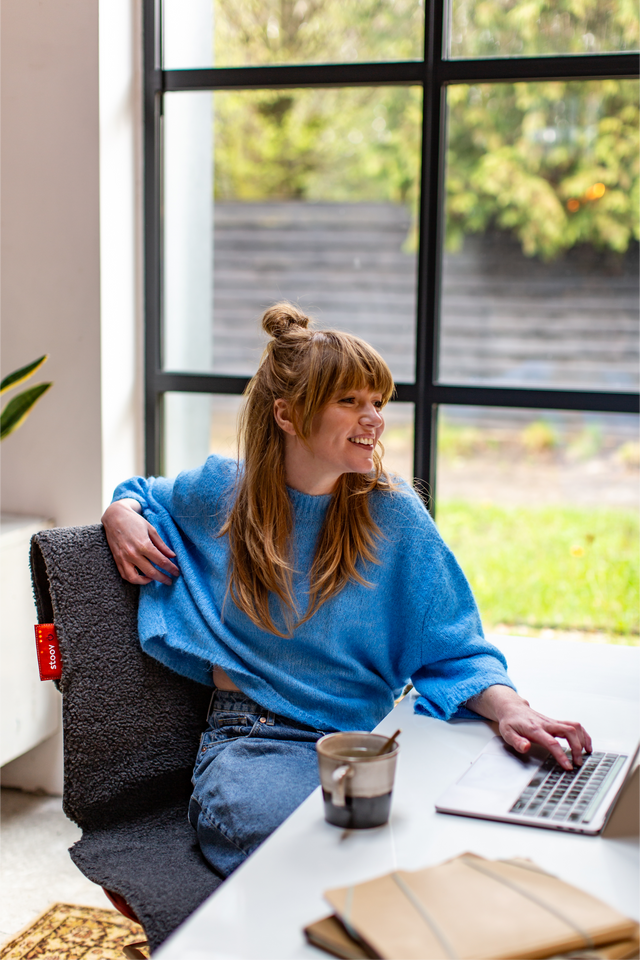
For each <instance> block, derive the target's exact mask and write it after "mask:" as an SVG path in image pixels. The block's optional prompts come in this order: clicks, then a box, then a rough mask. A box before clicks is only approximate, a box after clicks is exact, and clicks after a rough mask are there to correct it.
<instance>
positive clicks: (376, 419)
mask: <svg viewBox="0 0 640 960" xmlns="http://www.w3.org/2000/svg"><path fill="white" fill-rule="evenodd" d="M360 419H361V420H363V421H364V422H365V423H372V424H374V425H375V426H378V425H379V424H380V423H382V415H381V413H380V411H379V410H378V408H377V407H374V405H373V404H372V403H368V404H367V405H366V407H365V409H364V410H363V411H362V414H361V416H360Z"/></svg>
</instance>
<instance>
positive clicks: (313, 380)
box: [300, 330, 394, 436]
mask: <svg viewBox="0 0 640 960" xmlns="http://www.w3.org/2000/svg"><path fill="white" fill-rule="evenodd" d="M312 355H313V356H312V359H311V364H310V368H309V378H308V381H307V384H306V390H305V395H304V398H302V397H301V400H302V402H303V407H304V412H303V414H302V423H301V424H300V426H301V432H302V435H303V436H308V433H309V430H310V429H311V421H312V420H313V418H314V416H315V415H316V414H317V413H318V412H319V411H320V410H321V409H322V408H323V407H324V406H326V404H327V403H329V401H330V400H331V398H332V397H333V396H334V395H335V394H336V393H337V392H340V393H341V392H343V391H349V390H361V389H363V388H364V387H368V388H369V389H370V390H372V391H373V392H375V393H379V394H380V395H381V397H382V402H383V403H384V404H386V403H387V402H388V401H389V400H390V399H391V397H392V395H393V391H394V383H393V377H392V375H391V371H390V370H389V367H388V366H387V364H386V362H385V361H384V360H383V359H382V357H381V356H380V354H379V353H378V352H377V350H374V349H373V347H371V346H370V345H369V344H368V343H366V342H365V341H364V340H360V339H359V338H358V337H354V336H352V335H351V334H349V333H342V332H341V331H338V330H319V331H318V332H317V333H316V334H315V336H314V338H313V344H312Z"/></svg>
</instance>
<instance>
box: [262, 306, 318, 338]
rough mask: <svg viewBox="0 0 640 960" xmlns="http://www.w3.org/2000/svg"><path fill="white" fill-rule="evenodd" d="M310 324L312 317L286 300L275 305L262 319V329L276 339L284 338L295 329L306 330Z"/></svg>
mask: <svg viewBox="0 0 640 960" xmlns="http://www.w3.org/2000/svg"><path fill="white" fill-rule="evenodd" d="M309 323H310V317H308V316H307V315H306V314H305V313H303V312H302V310H299V309H298V307H296V306H295V305H294V304H293V303H288V301H286V300H283V301H282V302H281V303H274V305H273V306H272V307H269V309H268V310H266V311H265V313H264V316H263V317H262V329H263V330H265V331H266V332H267V333H268V334H269V336H271V337H274V338H275V339H277V338H278V337H282V336H284V334H286V333H288V332H289V331H290V330H292V329H293V328H295V327H298V328H300V329H302V330H306V328H307V327H308V326H309Z"/></svg>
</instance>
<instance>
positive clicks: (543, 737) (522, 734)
mask: <svg viewBox="0 0 640 960" xmlns="http://www.w3.org/2000/svg"><path fill="white" fill-rule="evenodd" d="M500 733H501V736H502V737H503V739H504V740H506V742H507V743H509V744H510V745H511V746H512V747H514V748H515V749H516V750H518V752H519V753H526V752H527V750H529V748H530V747H531V744H532V743H538V744H540V746H542V747H545V748H546V749H547V750H548V751H549V753H551V755H552V756H553V758H554V759H555V760H557V762H558V763H559V764H560V766H561V767H563V768H564V769H565V770H572V769H573V764H572V762H571V761H572V760H573V763H574V764H575V765H576V766H578V767H579V766H582V762H583V760H582V754H583V751H586V752H587V753H589V752H591V749H592V745H591V737H590V736H589V734H588V733H587V731H586V730H585V729H584V727H582V726H581V725H580V724H579V723H573V722H569V721H560V720H551V719H550V718H549V717H545V716H543V715H542V714H539V713H536V711H535V710H531V709H530V708H528V709H527V711H526V714H525V715H520V716H519V717H518V718H517V719H516V718H511V720H510V721H507V722H506V723H504V724H501V726H500ZM557 737H560V738H561V739H563V740H566V741H567V743H568V744H569V748H570V751H571V758H569V757H568V756H567V754H566V753H565V751H564V749H563V747H562V745H561V744H560V743H559V742H558V740H557V739H556V738H557Z"/></svg>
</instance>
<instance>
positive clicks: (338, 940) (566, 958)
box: [304, 916, 640, 960]
mask: <svg viewBox="0 0 640 960" xmlns="http://www.w3.org/2000/svg"><path fill="white" fill-rule="evenodd" d="M304 932H305V934H306V937H307V940H308V941H309V943H310V944H312V946H314V947H318V948H319V949H320V950H324V952H325V953H330V954H331V956H332V957H340V960H370V958H374V960H377V954H374V953H372V952H371V951H367V950H366V949H365V947H364V946H363V944H361V943H359V942H358V941H357V940H354V939H353V938H352V937H350V936H349V934H348V933H347V931H346V930H345V928H344V927H343V926H342V924H341V923H340V921H339V920H338V918H337V917H336V916H333V917H323V918H322V920H316V921H315V923H310V924H309V926H308V927H305V928H304ZM639 951H640V940H638V939H634V940H618V941H616V942H615V943H608V944H606V945H605V946H602V947H595V948H594V949H593V950H577V951H572V952H571V953H556V954H555V956H553V957H550V958H549V960H639V955H638V954H639Z"/></svg>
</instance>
